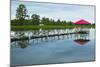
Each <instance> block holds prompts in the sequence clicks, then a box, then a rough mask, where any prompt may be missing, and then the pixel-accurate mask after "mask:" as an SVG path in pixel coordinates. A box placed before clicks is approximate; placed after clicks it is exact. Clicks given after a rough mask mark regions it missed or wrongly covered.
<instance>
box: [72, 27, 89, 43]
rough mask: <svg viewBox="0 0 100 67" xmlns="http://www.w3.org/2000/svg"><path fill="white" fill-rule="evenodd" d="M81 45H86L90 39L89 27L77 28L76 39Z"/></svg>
mask: <svg viewBox="0 0 100 67" xmlns="http://www.w3.org/2000/svg"><path fill="white" fill-rule="evenodd" d="M74 41H75V42H76V43H78V44H80V45H85V44H86V43H88V42H89V41H90V39H89V29H88V28H76V29H75V40H74Z"/></svg>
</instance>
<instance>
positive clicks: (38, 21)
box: [31, 14, 40, 25]
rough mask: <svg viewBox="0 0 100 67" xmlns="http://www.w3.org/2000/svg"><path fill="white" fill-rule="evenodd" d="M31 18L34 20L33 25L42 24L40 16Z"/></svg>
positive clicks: (34, 15)
mask: <svg viewBox="0 0 100 67" xmlns="http://www.w3.org/2000/svg"><path fill="white" fill-rule="evenodd" d="M31 18H32V20H31V22H32V24H33V25H39V24H40V16H39V15H37V14H32V16H31Z"/></svg>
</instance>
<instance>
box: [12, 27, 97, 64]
mask: <svg viewBox="0 0 100 67" xmlns="http://www.w3.org/2000/svg"><path fill="white" fill-rule="evenodd" d="M66 33H67V34H66ZM54 34H59V35H56V36H49V35H54ZM60 34H62V35H60ZM40 36H45V37H40ZM23 37H28V40H15V41H11V65H32V64H33V65H39V64H54V63H69V62H84V61H94V60H95V29H92V28H91V29H53V30H42V29H39V30H31V31H11V39H13V38H17V39H20V38H23ZM31 37H33V39H32V38H31ZM34 37H37V38H34Z"/></svg>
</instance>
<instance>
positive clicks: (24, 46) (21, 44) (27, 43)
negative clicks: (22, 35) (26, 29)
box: [17, 40, 29, 48]
mask: <svg viewBox="0 0 100 67" xmlns="http://www.w3.org/2000/svg"><path fill="white" fill-rule="evenodd" d="M17 43H18V45H19V46H20V48H26V47H27V46H28V45H29V41H28V40H21V41H18V42H17Z"/></svg>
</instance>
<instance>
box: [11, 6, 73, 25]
mask: <svg viewBox="0 0 100 67" xmlns="http://www.w3.org/2000/svg"><path fill="white" fill-rule="evenodd" d="M27 12H28V11H27V8H26V6H25V5H24V4H20V5H19V6H18V8H17V9H16V19H13V20H11V25H12V26H20V25H40V24H42V25H52V26H53V25H55V26H56V25H59V26H61V25H64V26H65V25H72V24H73V23H72V22H71V21H68V22H66V21H65V20H64V21H62V20H60V19H58V20H54V19H52V18H47V17H42V18H41V19H40V16H39V15H37V14H32V15H31V18H30V16H29V15H27Z"/></svg>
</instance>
